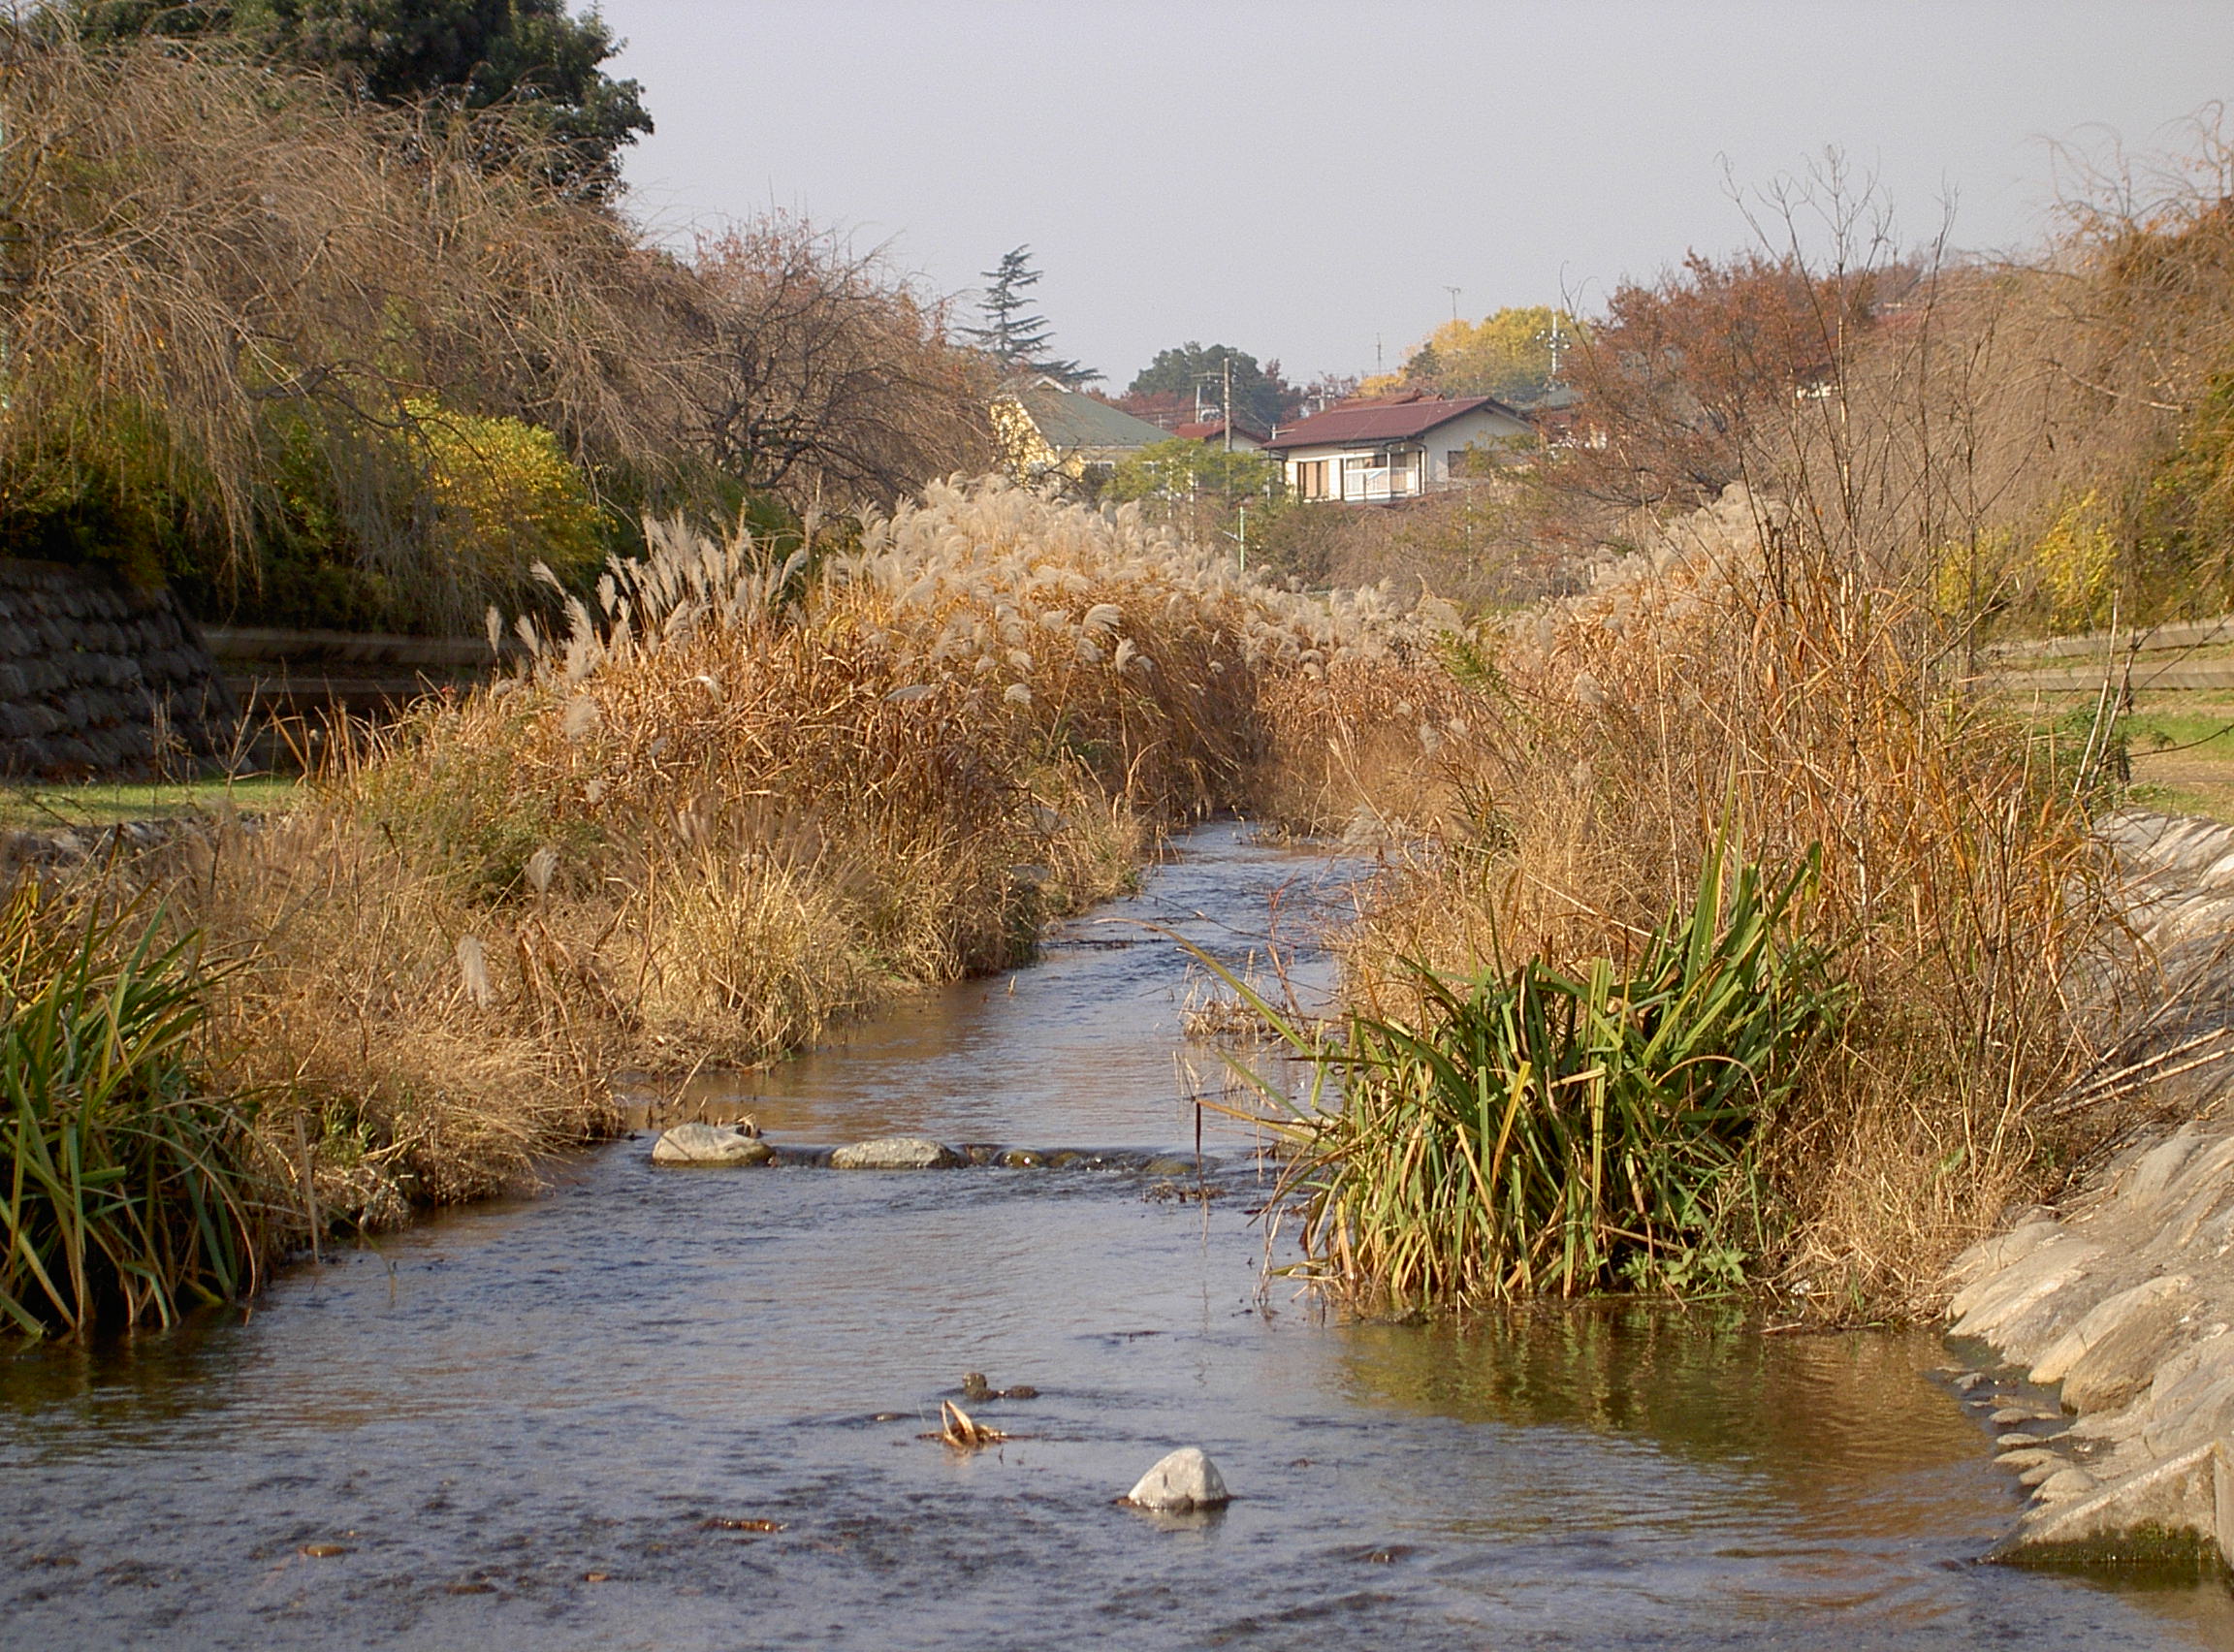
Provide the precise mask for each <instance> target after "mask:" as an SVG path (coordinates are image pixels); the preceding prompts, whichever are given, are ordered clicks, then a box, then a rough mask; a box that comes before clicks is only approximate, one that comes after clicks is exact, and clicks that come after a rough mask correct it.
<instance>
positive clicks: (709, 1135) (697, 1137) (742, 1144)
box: [652, 1125, 776, 1165]
mask: <svg viewBox="0 0 2234 1652" xmlns="http://www.w3.org/2000/svg"><path fill="white" fill-rule="evenodd" d="M775 1157H776V1150H775V1149H774V1148H772V1147H770V1146H769V1145H768V1144H767V1143H766V1142H764V1141H762V1140H761V1139H760V1136H759V1132H758V1131H757V1130H755V1131H753V1132H752V1133H750V1134H747V1133H746V1131H744V1130H742V1129H739V1128H737V1127H736V1126H734V1125H677V1126H675V1128H672V1129H668V1130H662V1131H661V1132H660V1134H659V1139H658V1140H657V1141H655V1142H654V1143H653V1144H652V1162H653V1163H654V1164H717V1165H728V1164H765V1163H767V1162H768V1161H769V1160H771V1159H774V1158H775Z"/></svg>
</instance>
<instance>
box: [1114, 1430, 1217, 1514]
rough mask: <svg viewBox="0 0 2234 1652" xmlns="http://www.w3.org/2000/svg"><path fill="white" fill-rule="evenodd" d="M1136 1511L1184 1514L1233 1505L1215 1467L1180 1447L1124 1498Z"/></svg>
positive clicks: (1195, 1452) (1189, 1448) (1193, 1451)
mask: <svg viewBox="0 0 2234 1652" xmlns="http://www.w3.org/2000/svg"><path fill="white" fill-rule="evenodd" d="M1125 1501H1126V1502H1128V1503H1130V1504H1132V1505H1133V1507H1134V1508H1136V1509H1163V1510H1165V1512H1167V1513H1174V1514H1179V1513H1185V1512H1186V1511H1187V1510H1188V1509H1223V1508H1225V1507H1226V1505H1227V1504H1229V1503H1230V1502H1232V1501H1233V1494H1232V1493H1231V1492H1229V1491H1228V1490H1227V1489H1226V1480H1225V1477H1224V1476H1222V1475H1220V1474H1219V1472H1218V1465H1217V1464H1216V1463H1213V1462H1212V1461H1211V1460H1210V1459H1209V1458H1208V1457H1205V1456H1204V1455H1203V1454H1202V1453H1201V1452H1200V1451H1198V1450H1197V1449H1196V1448H1195V1447H1194V1446H1192V1445H1182V1446H1180V1447H1179V1449H1178V1450H1176V1451H1174V1452H1172V1453H1171V1454H1170V1455H1169V1456H1168V1457H1165V1459H1164V1460H1163V1461H1162V1462H1160V1463H1158V1464H1157V1465H1156V1466H1155V1467H1154V1468H1152V1469H1150V1470H1149V1471H1148V1472H1147V1473H1146V1474H1144V1475H1142V1476H1141V1477H1140V1478H1139V1481H1138V1483H1137V1484H1135V1485H1134V1486H1133V1489H1132V1490H1131V1491H1129V1492H1127V1493H1126V1494H1125Z"/></svg>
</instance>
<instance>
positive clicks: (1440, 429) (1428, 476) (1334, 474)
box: [1282, 407, 1529, 499]
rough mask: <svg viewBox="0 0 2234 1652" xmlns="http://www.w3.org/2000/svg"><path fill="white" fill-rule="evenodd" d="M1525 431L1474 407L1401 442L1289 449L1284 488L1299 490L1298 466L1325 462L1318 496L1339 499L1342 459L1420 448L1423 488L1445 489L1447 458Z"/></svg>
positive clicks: (1448, 475)
mask: <svg viewBox="0 0 2234 1652" xmlns="http://www.w3.org/2000/svg"><path fill="white" fill-rule="evenodd" d="M1528 434H1529V429H1528V427H1527V426H1526V425H1524V424H1522V423H1521V422H1520V421H1519V420H1517V419H1515V418H1512V417H1510V416H1508V415H1506V414H1503V413H1498V412H1495V411H1492V410H1491V409H1489V408H1486V407H1478V408H1476V409H1475V410H1474V411H1473V412H1471V413H1462V414H1460V415H1459V416H1458V417H1457V418H1455V419H1452V420H1451V421H1450V422H1448V423H1447V424H1442V425H1438V426H1436V427H1435V428H1434V429H1431V430H1428V431H1427V432H1425V433H1424V434H1423V435H1419V436H1415V437H1413V438H1411V439H1410V440H1408V441H1401V442H1388V441H1378V442H1351V443H1346V444H1343V445H1341V446H1336V445H1333V444H1331V443H1325V444H1320V445H1315V446H1312V447H1304V448H1293V449H1291V450H1290V451H1289V452H1287V453H1286V454H1284V455H1282V458H1283V459H1284V460H1285V461H1286V462H1287V471H1288V486H1289V487H1290V488H1291V489H1296V490H1299V489H1300V487H1301V480H1300V476H1301V473H1300V470H1299V468H1298V467H1299V466H1301V465H1303V464H1307V463H1310V462H1312V461H1318V460H1324V461H1326V492H1325V493H1324V494H1323V495H1321V496H1322V497H1324V498H1328V499H1340V498H1342V497H1343V494H1342V492H1341V488H1342V479H1343V476H1344V474H1345V472H1344V471H1343V468H1342V461H1344V460H1345V459H1361V458H1367V457H1370V456H1371V455H1373V454H1377V453H1385V452H1388V451H1389V450H1391V449H1420V448H1423V449H1424V450H1425V452H1426V465H1425V476H1424V479H1423V486H1424V487H1425V488H1427V489H1434V488H1441V487H1444V486H1447V485H1448V484H1449V483H1450V482H1451V480H1452V476H1451V455H1452V454H1453V453H1462V452H1464V451H1465V450H1466V449H1467V448H1468V447H1470V446H1482V447H1486V446H1488V445H1489V444H1490V443H1492V442H1498V441H1505V440H1509V439H1511V438H1512V437H1515V436H1526V435H1528Z"/></svg>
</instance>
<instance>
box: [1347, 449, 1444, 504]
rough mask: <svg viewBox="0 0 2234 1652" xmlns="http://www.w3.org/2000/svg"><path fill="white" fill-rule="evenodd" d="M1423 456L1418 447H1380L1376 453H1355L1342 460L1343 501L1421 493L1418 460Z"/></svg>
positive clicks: (1400, 496) (1396, 497)
mask: <svg viewBox="0 0 2234 1652" xmlns="http://www.w3.org/2000/svg"><path fill="white" fill-rule="evenodd" d="M1425 457H1426V455H1425V454H1424V453H1422V452H1421V451H1420V450H1419V449H1418V448H1383V449H1382V450H1381V451H1380V452H1378V453H1354V454H1349V455H1346V456H1345V457H1344V458H1343V461H1342V496H1343V497H1344V498H1345V499H1400V498H1403V497H1405V496H1407V495H1409V494H1412V493H1417V492H1420V461H1421V460H1422V459H1424V458H1425Z"/></svg>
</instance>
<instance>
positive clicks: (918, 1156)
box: [830, 1136, 964, 1170]
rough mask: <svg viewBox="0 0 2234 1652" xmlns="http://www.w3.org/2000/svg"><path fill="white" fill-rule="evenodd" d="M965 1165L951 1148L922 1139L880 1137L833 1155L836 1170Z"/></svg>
mask: <svg viewBox="0 0 2234 1652" xmlns="http://www.w3.org/2000/svg"><path fill="white" fill-rule="evenodd" d="M963 1162H964V1160H963V1158H962V1156H961V1155H960V1154H959V1153H956V1152H955V1151H954V1150H953V1149H952V1148H950V1147H942V1146H941V1145H940V1144H939V1143H938V1142H935V1141H928V1140H926V1139H924V1138H923V1137H922V1136H878V1138H877V1139H876V1140H875V1141H857V1142H855V1143H854V1144H853V1145H852V1146H851V1147H842V1148H840V1149H839V1150H838V1151H837V1152H836V1153H833V1154H832V1155H831V1156H830V1167H831V1168H832V1169H834V1170H946V1169H951V1168H952V1167H953V1166H955V1165H957V1164H960V1163H963Z"/></svg>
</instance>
